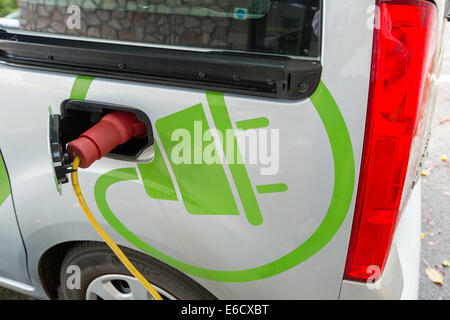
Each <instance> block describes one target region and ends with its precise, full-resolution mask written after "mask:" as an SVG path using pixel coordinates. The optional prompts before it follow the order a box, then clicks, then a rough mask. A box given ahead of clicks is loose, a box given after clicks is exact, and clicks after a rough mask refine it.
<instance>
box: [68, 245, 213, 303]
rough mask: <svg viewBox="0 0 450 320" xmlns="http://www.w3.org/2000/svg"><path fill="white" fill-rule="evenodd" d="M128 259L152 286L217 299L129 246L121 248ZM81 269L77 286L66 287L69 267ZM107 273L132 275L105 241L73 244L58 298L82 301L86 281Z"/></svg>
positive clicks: (193, 297)
mask: <svg viewBox="0 0 450 320" xmlns="http://www.w3.org/2000/svg"><path fill="white" fill-rule="evenodd" d="M121 249H122V250H123V252H124V253H125V255H126V256H127V258H128V259H129V260H130V261H131V262H132V263H133V264H134V265H135V267H136V268H137V269H138V270H139V272H141V273H142V275H143V276H144V277H145V278H146V279H148V280H149V281H150V282H151V283H152V284H153V285H156V286H158V287H159V288H161V289H163V290H165V291H166V292H168V293H170V294H171V295H172V296H174V297H175V298H176V299H180V300H213V299H216V297H215V296H214V295H212V294H211V293H210V292H209V291H207V290H206V289H205V288H203V287H202V286H200V285H199V284H198V283H197V282H195V281H194V280H192V279H191V278H189V277H187V276H186V275H184V274H182V273H181V272H179V271H178V270H175V269H174V268H172V267H171V266H169V265H167V264H165V263H163V262H161V261H158V260H156V259H154V258H152V257H150V256H148V255H145V254H142V253H140V252H138V251H135V250H131V249H128V248H121ZM72 265H75V266H78V267H79V268H80V276H81V277H80V287H79V289H69V288H68V287H69V286H68V285H66V284H67V283H68V280H69V282H70V279H69V277H70V276H71V275H72V274H71V273H67V272H66V271H67V270H68V269H67V268H68V267H69V266H72ZM108 274H123V275H128V276H131V274H130V272H129V271H128V270H127V269H126V268H125V267H124V266H123V265H122V263H121V262H120V260H119V259H118V258H117V257H116V256H115V254H114V253H113V252H112V251H111V249H110V248H109V247H108V246H107V245H106V244H104V243H93V242H86V243H81V244H78V245H75V246H74V247H72V248H71V249H70V250H69V251H68V253H67V254H66V256H65V258H64V260H63V263H62V266H61V272H60V281H61V282H60V283H61V285H60V287H59V294H60V299H63V300H85V299H86V290H87V288H88V286H89V284H90V283H91V282H92V281H93V280H94V279H97V278H98V277H101V276H104V275H108Z"/></svg>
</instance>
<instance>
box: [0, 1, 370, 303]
mask: <svg viewBox="0 0 450 320" xmlns="http://www.w3.org/2000/svg"><path fill="white" fill-rule="evenodd" d="M372 2H373V1H369V0H367V1H366V0H364V1H358V2H355V1H351V0H343V1H339V2H336V1H319V0H292V1H287V0H286V1H284V0H283V1H282V0H279V1H269V0H245V1H237V0H229V1H217V2H216V1H206V0H205V1H158V2H153V1H151V2H150V1H120V0H106V1H104V2H102V3H100V4H97V3H94V2H90V1H76V2H70V1H59V2H55V3H52V2H45V3H36V2H34V1H28V0H24V1H19V2H18V6H19V10H20V14H21V18H20V28H19V29H7V30H6V31H5V32H3V33H2V34H1V39H2V40H1V43H0V46H1V50H2V55H1V60H2V61H3V63H2V64H1V65H0V68H1V72H0V94H1V96H2V105H3V106H5V108H6V106H7V107H8V111H7V112H6V111H4V116H2V117H1V119H0V121H1V123H0V124H1V125H0V128H1V129H0V130H1V134H0V136H1V137H2V143H3V144H2V145H1V147H2V152H3V153H4V154H5V156H6V157H7V159H9V161H8V170H9V174H10V178H11V186H12V189H13V190H14V199H15V205H16V210H17V214H18V220H19V222H20V226H21V228H22V232H23V236H24V241H25V244H26V246H27V250H28V253H29V265H31V266H37V265H38V264H39V259H40V257H41V255H42V254H43V253H44V252H45V251H46V250H47V249H48V248H50V247H52V246H56V245H58V244H60V243H64V242H68V241H86V240H92V241H98V240H99V238H98V237H97V236H96V234H95V233H94V231H93V230H92V229H91V227H90V225H89V224H88V223H87V222H86V221H85V219H84V217H83V214H82V212H81V211H80V208H79V207H78V206H77V204H76V200H75V197H74V195H73V191H72V189H71V186H70V184H61V185H58V183H56V186H55V170H54V166H53V165H52V155H51V153H50V148H49V143H50V142H49V131H50V130H51V121H49V115H50V116H51V115H55V114H57V115H61V117H62V119H63V121H62V122H61V129H62V130H64V131H65V132H69V131H70V132H72V133H74V132H75V133H77V134H80V133H82V131H83V130H84V129H86V127H85V126H86V125H85V124H86V121H87V122H89V121H92V119H97V118H98V116H99V114H101V113H102V112H107V111H108V110H117V109H122V110H127V111H131V112H135V113H137V114H138V115H140V119H142V120H143V121H145V122H146V124H147V127H148V128H149V137H148V138H147V139H146V140H145V141H140V142H136V141H134V142H133V143H130V144H128V145H126V146H123V147H122V148H119V149H116V150H114V151H113V152H112V153H111V154H109V155H108V156H107V157H105V158H103V159H101V160H99V161H97V162H96V163H95V164H94V165H93V166H92V167H90V168H89V169H86V170H81V171H80V184H81V188H82V190H83V193H84V194H85V197H86V199H87V202H88V204H89V206H90V207H91V208H92V210H93V212H94V214H95V215H96V217H97V218H98V219H99V220H100V221H101V223H102V225H104V226H105V228H106V230H107V231H108V232H109V233H111V235H112V236H113V238H114V239H115V240H116V241H117V242H118V243H119V244H121V245H124V246H129V247H132V248H136V249H138V250H140V251H142V252H144V253H147V254H149V255H151V256H153V257H155V258H157V259H159V260H161V261H163V262H165V263H167V264H169V265H171V266H172V267H174V268H176V269H178V270H180V271H181V272H183V273H185V274H187V275H188V276H190V277H192V278H193V279H195V280H196V281H198V282H199V283H200V284H202V285H203V286H204V287H205V288H207V289H208V290H210V291H211V292H212V293H213V294H215V295H216V296H217V297H219V298H249V297H251V298H277V297H280V298H337V297H338V294H339V289H340V285H341V281H342V274H343V270H344V265H345V260H346V253H347V248H348V241H349V237H350V230H351V221H352V208H353V206H354V190H355V181H356V178H355V177H357V176H358V171H359V166H358V165H357V164H359V161H360V157H361V150H362V141H363V132H364V121H365V112H366V111H365V110H366V104H367V94H368V85H369V76H370V60H371V44H372V38H371V37H372V30H370V29H369V28H366V27H365V26H366V25H367V19H370V16H367V15H366V9H367V7H368V6H369V5H372V4H373V3H372ZM325 22H326V23H325ZM355 25H356V26H358V27H355ZM67 135H68V136H70V134H69V133H68V134H67ZM63 142H68V141H63ZM30 275H31V279H32V281H33V282H35V283H36V282H38V280H39V275H38V272H37V271H36V270H34V268H31V269H30ZM267 288H271V291H268V290H267Z"/></svg>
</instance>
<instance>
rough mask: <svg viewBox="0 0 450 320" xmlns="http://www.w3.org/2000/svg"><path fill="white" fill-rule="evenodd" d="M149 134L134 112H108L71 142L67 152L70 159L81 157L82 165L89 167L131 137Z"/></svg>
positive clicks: (82, 166) (141, 136)
mask: <svg viewBox="0 0 450 320" xmlns="http://www.w3.org/2000/svg"><path fill="white" fill-rule="evenodd" d="M146 136H147V128H146V126H145V124H144V123H143V122H141V121H139V120H138V118H137V117H136V115H135V114H134V113H132V112H126V111H113V112H111V113H108V114H107V115H106V116H104V117H103V118H102V120H100V122H99V123H97V124H96V125H95V126H93V127H92V128H90V129H89V130H87V131H86V132H85V133H83V134H82V135H81V136H80V137H79V138H78V139H76V140H74V141H72V142H70V143H69V144H68V146H67V153H68V154H69V159H70V161H73V159H74V158H75V156H79V157H80V167H81V168H88V167H89V166H90V165H91V164H92V163H93V162H95V161H97V160H98V159H100V158H102V157H103V156H105V155H106V154H107V153H109V152H111V151H112V150H113V149H114V148H116V147H117V146H119V145H121V144H124V143H125V142H127V141H129V140H130V139H131V138H143V137H146Z"/></svg>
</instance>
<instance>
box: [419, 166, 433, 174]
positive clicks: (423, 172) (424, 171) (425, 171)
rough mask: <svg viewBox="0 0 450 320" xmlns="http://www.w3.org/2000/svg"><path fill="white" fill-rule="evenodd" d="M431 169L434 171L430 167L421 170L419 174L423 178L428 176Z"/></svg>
mask: <svg viewBox="0 0 450 320" xmlns="http://www.w3.org/2000/svg"><path fill="white" fill-rule="evenodd" d="M433 169H434V166H431V167H429V168H428V169H426V170H423V171H422V172H421V173H420V174H421V175H422V176H424V177H426V176H429V175H430V173H431V170H433Z"/></svg>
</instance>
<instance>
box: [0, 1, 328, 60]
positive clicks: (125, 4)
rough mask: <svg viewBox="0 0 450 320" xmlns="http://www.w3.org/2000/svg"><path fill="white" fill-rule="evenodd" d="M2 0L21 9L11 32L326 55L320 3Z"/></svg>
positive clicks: (10, 26)
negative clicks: (321, 41)
mask: <svg viewBox="0 0 450 320" xmlns="http://www.w3.org/2000/svg"><path fill="white" fill-rule="evenodd" d="M2 1H3V2H4V3H8V8H9V9H10V10H9V11H11V8H16V7H17V8H18V9H17V11H16V13H15V16H13V17H12V18H6V19H5V18H4V19H2V20H3V28H6V29H17V30H21V31H29V32H39V33H46V34H54V35H69V36H78V37H85V38H86V37H87V38H93V39H104V40H114V41H127V42H130V41H132V42H138V43H141V44H151V45H163V46H179V47H180V46H181V47H191V48H197V49H202V50H205V49H210V50H220V51H223V50H225V51H241V52H242V51H244V52H255V53H269V54H283V55H293V56H305V57H318V55H319V38H320V0H278V1H270V0H18V1H17V2H16V1H15V0H0V4H1V3H2ZM0 12H3V11H0ZM6 12H7V11H4V12H3V13H6ZM9 13H11V12H9ZM6 20H10V21H6ZM12 20H14V21H12ZM1 27H2V22H1V21H0V28H1Z"/></svg>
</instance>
